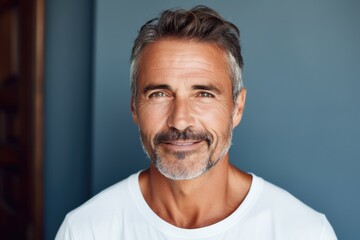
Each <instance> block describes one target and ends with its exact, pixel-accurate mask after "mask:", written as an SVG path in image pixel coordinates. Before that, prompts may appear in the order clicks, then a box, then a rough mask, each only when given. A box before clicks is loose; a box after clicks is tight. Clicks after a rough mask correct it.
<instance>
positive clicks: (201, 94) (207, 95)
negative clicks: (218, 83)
mask: <svg viewBox="0 0 360 240" xmlns="http://www.w3.org/2000/svg"><path fill="white" fill-rule="evenodd" d="M198 96H199V97H204V98H214V97H215V96H214V94H211V93H209V92H200V93H199V94H198Z"/></svg>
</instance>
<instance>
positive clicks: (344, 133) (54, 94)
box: [46, 0, 360, 239]
mask: <svg viewBox="0 0 360 240" xmlns="http://www.w3.org/2000/svg"><path fill="white" fill-rule="evenodd" d="M47 2H48V7H47V10H48V13H47V15H48V17H47V20H48V22H47V25H48V26H47V37H48V38H47V48H46V49H47V55H46V56H47V58H46V61H47V66H46V71H47V74H46V82H47V88H46V90H47V95H46V96H47V107H46V111H47V114H46V117H47V119H46V120H47V134H46V137H47V139H48V140H47V147H46V179H47V184H46V190H47V192H46V209H47V215H46V219H48V220H49V222H48V225H47V226H48V227H47V236H53V235H52V234H55V233H54V232H56V230H54V229H57V228H58V225H59V224H60V222H61V221H62V219H63V217H64V215H65V212H66V211H67V209H69V208H70V209H71V208H73V207H75V206H77V205H79V203H80V202H81V201H83V200H84V199H86V198H87V197H88V196H89V195H90V194H91V195H93V194H96V193H97V192H99V191H100V190H102V189H104V188H105V187H107V186H109V185H111V184H113V183H115V182H116V181H118V180H121V179H123V178H125V177H126V176H128V175H129V174H131V173H133V172H135V171H138V170H139V169H141V168H145V167H147V166H148V160H147V159H146V157H145V155H144V153H143V152H142V148H141V146H140V143H139V136H138V130H137V128H136V126H135V125H134V124H133V123H132V119H131V116H130V110H129V102H130V101H129V100H130V94H129V70H128V69H129V57H130V49H131V46H132V42H133V40H134V38H135V37H136V33H137V31H138V29H139V28H140V26H141V25H142V24H143V23H144V22H145V21H146V20H148V19H150V18H152V17H154V16H156V15H157V14H158V13H159V12H160V11H161V10H163V9H165V8H169V7H174V6H180V7H186V8H188V7H192V6H194V5H197V4H206V5H209V6H211V7H213V8H215V9H217V10H218V11H219V12H220V13H221V14H222V15H223V16H224V17H225V18H226V19H229V20H230V21H232V22H234V23H235V24H236V25H237V26H239V28H240V31H241V44H242V48H243V56H244V60H245V85H246V87H247V89H248V95H247V106H246V111H245V116H244V118H243V122H242V123H241V125H240V126H239V127H238V128H237V129H236V130H235V133H234V139H233V146H232V149H231V151H230V159H231V161H232V162H233V163H234V164H235V165H236V166H238V167H239V168H242V169H244V170H246V171H250V172H254V173H255V174H257V175H259V176H262V177H264V178H265V179H267V180H269V181H271V182H273V183H275V184H277V185H279V186H281V187H283V188H285V189H287V190H288V191H290V192H291V193H292V194H294V195H295V196H297V197H298V198H300V199H301V200H303V201H304V202H305V203H307V204H308V205H310V206H312V207H313V208H315V209H317V210H319V211H321V212H323V213H325V214H326V215H327V217H328V218H329V220H330V222H331V223H332V225H333V227H334V228H335V231H336V232H337V235H338V237H339V239H360V233H359V232H358V231H357V228H358V227H359V222H358V221H357V219H358V216H359V215H360V208H359V207H358V203H359V202H360V188H359V184H360V174H358V170H359V169H360V161H359V160H360V153H359V150H358V149H359V147H360V127H359V122H360V108H359V103H360V94H359V93H358V92H359V89H360V70H359V67H358V66H357V65H358V64H359V63H360V46H359V43H360V28H359V22H360V14H358V13H359V10H360V2H358V1H350V0H349V1H342V0H332V1H325V0H319V1H312V0H303V1H285V0H273V1H265V0H262V1H260V0H259V1H250V0H248V1H235V0H233V1H230V0H228V1H183V2H180V1H174V0H168V1H161V0H156V1H154V0H153V1H145V0H142V1H140V0H132V1H130V0H126V1H115V0H106V1H105V0H97V1H96V2H95V7H94V9H93V10H94V18H92V16H91V13H92V12H91V11H92V10H91V6H90V4H86V3H85V2H86V1H85V0H84V1H75V2H76V3H75V2H71V1H60V0H48V1H47ZM70 6H71V9H72V10H70V9H68V8H69V7H70ZM56 19H57V20H56ZM57 21H61V22H57ZM63 21H64V22H63ZM74 23H77V24H75V26H74ZM92 23H94V25H92ZM76 26H78V27H76ZM80 26H82V27H80ZM92 31H94V32H93V35H92V36H93V37H91V32H92ZM92 40H93V41H94V45H91V44H92V42H91V41H92ZM80 43H81V44H80ZM92 58H93V69H92V70H91V62H90V61H91V59H92ZM90 79H93V83H92V85H91V86H90V85H89V82H88V81H89V80H90ZM91 87H92V90H91ZM79 88H82V89H83V90H82V91H79ZM75 103H82V104H83V105H81V106H83V107H84V108H82V107H80V105H77V104H75ZM90 106H91V109H90ZM89 116H91V118H90V117H89ZM90 124H91V125H90ZM90 140H91V141H92V142H91V143H89V141H90ZM90 145H91V146H92V148H90ZM84 169H85V170H84ZM69 176H71V178H69ZM82 186H83V188H82ZM87 191H88V192H87ZM63 193H65V194H66V197H64V195H62V199H61V200H60V199H59V198H60V195H61V194H63ZM55 206H56V208H57V209H54V208H55ZM47 239H51V238H50V237H48V238H47Z"/></svg>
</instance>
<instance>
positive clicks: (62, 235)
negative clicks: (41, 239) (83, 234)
mask: <svg viewBox="0 0 360 240" xmlns="http://www.w3.org/2000/svg"><path fill="white" fill-rule="evenodd" d="M55 240H75V238H74V237H73V235H72V233H71V229H70V224H69V218H68V217H66V218H65V220H64V221H63V223H62V224H61V226H60V228H59V230H58V232H57V234H56V237H55Z"/></svg>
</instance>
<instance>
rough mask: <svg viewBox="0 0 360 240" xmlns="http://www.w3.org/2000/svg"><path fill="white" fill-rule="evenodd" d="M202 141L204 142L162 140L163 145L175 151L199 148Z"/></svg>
mask: <svg viewBox="0 0 360 240" xmlns="http://www.w3.org/2000/svg"><path fill="white" fill-rule="evenodd" d="M202 142H203V141H202V140H200V141H199V140H194V141H170V142H162V145H164V146H165V147H166V148H169V149H172V150H174V151H190V150H194V149H196V148H198V147H199V145H200V144H201V143H202Z"/></svg>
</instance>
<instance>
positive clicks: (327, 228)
mask: <svg viewBox="0 0 360 240" xmlns="http://www.w3.org/2000/svg"><path fill="white" fill-rule="evenodd" d="M320 240H337V237H336V234H335V231H334V229H333V228H332V226H331V225H330V223H329V221H328V220H327V218H326V217H325V216H324V220H323V229H322V233H321V238H320Z"/></svg>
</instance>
